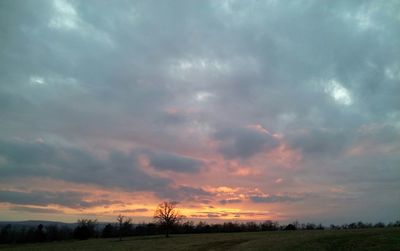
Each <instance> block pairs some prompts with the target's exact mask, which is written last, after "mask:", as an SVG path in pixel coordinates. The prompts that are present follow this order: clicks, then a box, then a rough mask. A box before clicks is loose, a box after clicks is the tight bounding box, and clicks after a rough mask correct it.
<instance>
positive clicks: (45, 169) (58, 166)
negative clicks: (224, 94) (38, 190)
mask: <svg viewBox="0 0 400 251" xmlns="http://www.w3.org/2000/svg"><path fill="white" fill-rule="evenodd" d="M0 151H1V153H2V157H3V158H4V161H3V164H2V167H1V168H0V174H1V178H0V179H8V178H17V177H18V178H21V177H50V178H56V179H61V180H66V181H71V182H77V183H91V184H95V185H100V186H107V187H119V188H123V189H127V190H130V189H135V190H157V189H160V188H161V187H165V186H167V185H168V184H169V183H170V181H169V180H167V179H165V178H161V177H156V176H151V175H150V174H147V173H146V172H144V171H143V170H142V169H141V168H140V166H139V163H138V159H137V156H136V155H135V153H130V154H125V153H122V152H118V151H113V152H111V153H110V155H109V156H108V158H106V159H100V158H97V157H95V156H94V155H93V154H91V153H90V152H88V151H86V150H83V149H79V148H76V147H63V146H53V145H50V144H45V143H37V142H34V143H31V142H21V141H12V142H9V141H0Z"/></svg>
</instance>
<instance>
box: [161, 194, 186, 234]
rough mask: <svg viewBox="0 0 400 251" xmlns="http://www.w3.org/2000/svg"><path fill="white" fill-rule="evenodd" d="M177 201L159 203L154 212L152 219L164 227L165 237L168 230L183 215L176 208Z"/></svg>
mask: <svg viewBox="0 0 400 251" xmlns="http://www.w3.org/2000/svg"><path fill="white" fill-rule="evenodd" d="M177 204H178V203H177V202H167V201H164V202H162V203H160V204H159V205H158V207H157V209H156V211H155V213H154V219H155V220H156V221H157V223H158V224H160V225H161V226H162V227H164V228H165V237H169V231H170V230H171V228H172V227H173V225H174V224H176V223H178V222H179V221H180V220H181V219H182V218H183V216H182V215H180V213H179V211H178V210H177V209H176V205H177Z"/></svg>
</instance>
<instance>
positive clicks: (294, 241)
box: [0, 228, 400, 251]
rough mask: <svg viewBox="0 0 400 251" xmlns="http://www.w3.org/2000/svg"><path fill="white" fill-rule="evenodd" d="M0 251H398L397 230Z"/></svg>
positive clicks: (155, 239)
mask: <svg viewBox="0 0 400 251" xmlns="http://www.w3.org/2000/svg"><path fill="white" fill-rule="evenodd" d="M0 250H1V251H5V250H13V251H18V250H24V251H28V250H29V251H31V250H32V251H39V250H40V251H46V250H57V251H81V250H82V251H83V250H85V251H103V250H104V251H106V250H107V251H109V250H113V251H128V250H174V251H175V250H177V251H179V250H198V251H203V250H204V251H205V250H233V251H235V250H385V251H386V250H400V228H390V229H389V228H387V229H357V230H313V231H279V232H256V233H222V234H185V235H172V236H171V237H170V238H165V237H163V236H146V237H129V238H124V240H123V241H118V240H117V239H91V240H87V241H64V242H54V243H39V244H17V245H0Z"/></svg>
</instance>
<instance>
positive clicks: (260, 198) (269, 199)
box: [249, 195, 304, 203]
mask: <svg viewBox="0 0 400 251" xmlns="http://www.w3.org/2000/svg"><path fill="white" fill-rule="evenodd" d="M249 198H250V200H251V201H252V202H254V203H277V202H294V201H299V200H303V199H304V196H290V195H266V196H264V195H254V196H249Z"/></svg>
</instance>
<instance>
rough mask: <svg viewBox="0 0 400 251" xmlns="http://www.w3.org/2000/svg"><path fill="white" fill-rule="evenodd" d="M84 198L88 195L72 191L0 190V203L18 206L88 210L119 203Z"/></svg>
mask: <svg viewBox="0 0 400 251" xmlns="http://www.w3.org/2000/svg"><path fill="white" fill-rule="evenodd" d="M86 196H88V194H86V193H80V192H72V191H68V192H49V191H31V192H17V191H6V190H0V202H8V203H11V204H18V205H34V206H47V205H50V204H55V205H60V206H64V207H69V208H88V207H94V206H104V205H110V204H115V203H120V202H118V201H109V200H95V201H85V200H84V197H86Z"/></svg>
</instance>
